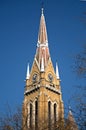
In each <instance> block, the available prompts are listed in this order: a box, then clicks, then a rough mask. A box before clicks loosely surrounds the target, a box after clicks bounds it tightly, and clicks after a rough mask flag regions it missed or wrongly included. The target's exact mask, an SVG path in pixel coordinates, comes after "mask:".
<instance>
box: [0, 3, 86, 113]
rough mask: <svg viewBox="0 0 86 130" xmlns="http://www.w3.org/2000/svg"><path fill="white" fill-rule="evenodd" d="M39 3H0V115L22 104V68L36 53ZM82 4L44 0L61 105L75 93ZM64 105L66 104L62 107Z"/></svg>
mask: <svg viewBox="0 0 86 130" xmlns="http://www.w3.org/2000/svg"><path fill="white" fill-rule="evenodd" d="M41 2H42V0H0V112H1V111H4V110H5V107H6V104H10V106H11V107H12V109H14V108H15V107H16V106H17V105H20V104H22V101H23V96H24V86H25V82H24V80H25V77H26V67H27V63H28V61H29V63H30V68H31V66H32V62H33V59H34V55H35V52H36V45H37V38H38V30H39V21H40V16H41ZM85 9H86V2H83V1H81V2H80V1H79V0H44V15H45V20H46V26H47V32H48V41H49V49H50V54H51V58H52V61H53V65H54V67H55V63H56V61H57V62H58V65H59V73H60V78H61V87H62V93H63V100H64V104H67V103H68V100H69V99H70V97H71V96H72V95H73V94H74V93H75V91H76V89H75V87H74V86H75V85H76V84H79V82H80V81H79V79H78V78H76V76H75V74H74V73H73V70H72V66H73V62H74V59H73V57H74V55H75V54H77V53H78V52H80V51H81V50H82V47H83V44H84V43H85V42H86V26H85V25H84V24H83V22H82V21H81V18H82V17H83V12H84V11H86V10H85ZM65 106H66V105H65Z"/></svg>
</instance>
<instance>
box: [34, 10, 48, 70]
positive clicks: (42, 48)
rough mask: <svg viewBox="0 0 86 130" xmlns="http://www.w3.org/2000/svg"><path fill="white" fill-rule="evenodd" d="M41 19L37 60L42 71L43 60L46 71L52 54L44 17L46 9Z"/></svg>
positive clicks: (42, 12)
mask: <svg viewBox="0 0 86 130" xmlns="http://www.w3.org/2000/svg"><path fill="white" fill-rule="evenodd" d="M41 10H42V11H41V18H40V26H39V33H38V43H37V51H36V56H35V58H36V60H37V61H38V65H39V68H40V71H41V63H42V58H43V63H44V69H45V67H46V66H47V63H48V60H49V57H50V54H49V48H48V38H47V29H46V23H45V17H44V9H43V8H42V9H41Z"/></svg>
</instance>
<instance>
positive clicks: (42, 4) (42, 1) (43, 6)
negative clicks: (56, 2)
mask: <svg viewBox="0 0 86 130" xmlns="http://www.w3.org/2000/svg"><path fill="white" fill-rule="evenodd" d="M41 10H42V15H43V11H44V2H43V1H42V9H41Z"/></svg>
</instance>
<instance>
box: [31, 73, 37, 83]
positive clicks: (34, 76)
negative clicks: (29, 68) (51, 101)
mask: <svg viewBox="0 0 86 130" xmlns="http://www.w3.org/2000/svg"><path fill="white" fill-rule="evenodd" d="M32 81H33V82H36V81H37V74H34V75H33V77H32Z"/></svg>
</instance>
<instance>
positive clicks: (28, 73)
mask: <svg viewBox="0 0 86 130" xmlns="http://www.w3.org/2000/svg"><path fill="white" fill-rule="evenodd" d="M29 77H30V71H29V63H28V65H27V74H26V79H29Z"/></svg>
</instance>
